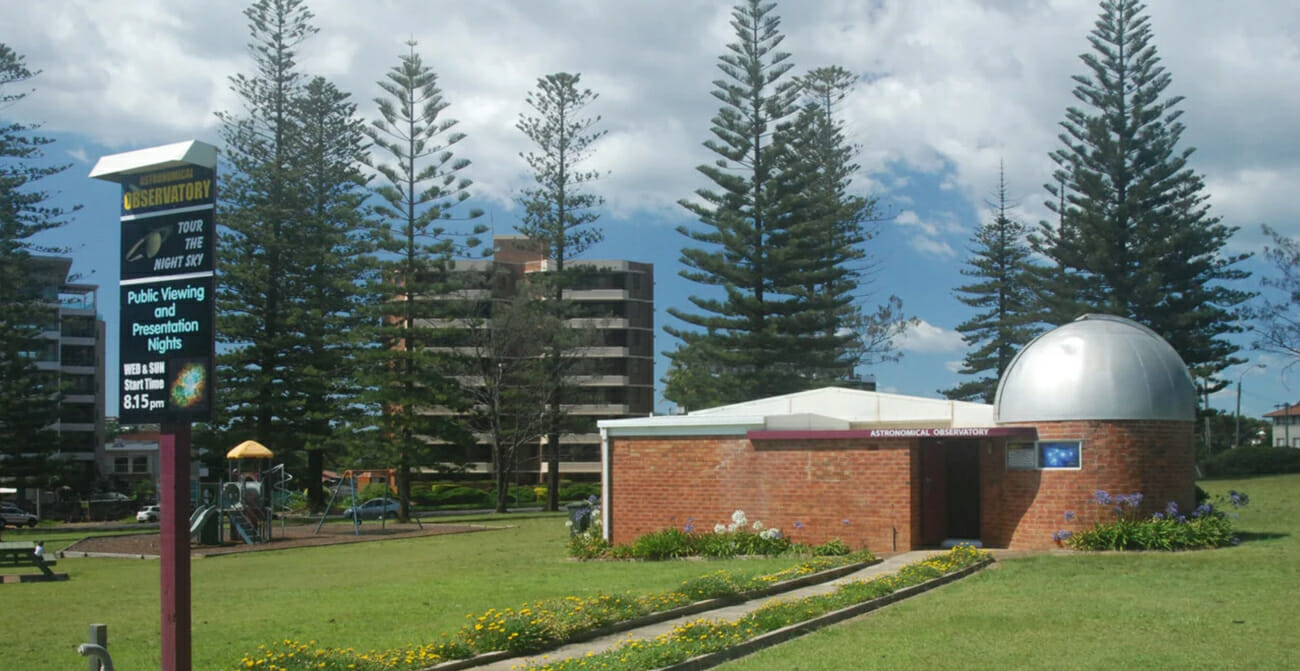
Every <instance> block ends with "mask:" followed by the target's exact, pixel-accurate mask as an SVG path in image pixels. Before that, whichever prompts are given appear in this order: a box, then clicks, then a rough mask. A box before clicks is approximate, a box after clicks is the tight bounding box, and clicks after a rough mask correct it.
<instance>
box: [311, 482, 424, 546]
mask: <svg viewBox="0 0 1300 671" xmlns="http://www.w3.org/2000/svg"><path fill="white" fill-rule="evenodd" d="M396 477H397V470H396V469H393V468H380V469H359V470H352V469H349V470H346V471H343V474H342V475H341V476H339V479H338V480H337V481H335V483H334V489H333V491H331V492H330V500H329V502H328V503H326V504H325V511H324V512H322V513H321V516H320V521H319V522H317V523H316V531H315V534H320V530H321V527H323V526H325V520H326V518H328V517H329V512H330V509H332V508H333V507H334V503H335V502H336V501H338V498H339V493H340V492H341V491H343V488H344V486H347V487H348V489H349V493H348V494H347V495H345V496H351V499H352V507H351V511H352V515H351V516H350V517H351V518H352V533H353V534H354V535H357V536H360V535H361V509H360V508H361V503H363V502H362V501H358V500H357V490H359V489H360V488H361V487H364V486H365V485H368V484H373V483H383V484H385V485H387V487H385V488H384V496H383V501H384V507H383V509H382V510H381V511H380V513H379V528H380V530H383V529H386V528H387V521H388V514H387V512H386V511H387V509H388V502H389V501H390V500H392V499H390V498H389V497H388V492H390V491H392V488H393V485H392V483H393V482H394V480H395V479H396ZM411 519H414V520H415V523H416V524H417V525H419V527H420V528H421V529H423V528H424V524H423V523H422V522H420V518H419V517H417V516H414V515H412V516H411Z"/></svg>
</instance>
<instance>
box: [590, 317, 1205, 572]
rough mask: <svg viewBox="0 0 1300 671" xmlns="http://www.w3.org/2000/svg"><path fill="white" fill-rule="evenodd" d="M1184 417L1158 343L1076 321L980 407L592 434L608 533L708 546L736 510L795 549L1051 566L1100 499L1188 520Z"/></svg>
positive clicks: (1185, 390)
mask: <svg viewBox="0 0 1300 671" xmlns="http://www.w3.org/2000/svg"><path fill="white" fill-rule="evenodd" d="M1195 415H1196V387H1195V385H1194V384H1193V382H1192V379H1191V377H1190V375H1189V374H1188V372H1187V367H1186V365H1185V364H1184V363H1183V361H1182V359H1181V358H1179V356H1178V354H1177V353H1176V352H1175V351H1174V349H1173V348H1172V347H1170V345H1169V344H1168V343H1167V342H1165V341H1164V339H1162V338H1161V337H1160V336H1159V335H1157V334H1156V333H1154V332H1153V331H1151V330H1150V329H1147V328H1146V327H1144V326H1142V325H1140V324H1137V323H1136V322H1133V321H1130V320H1127V319H1122V318H1118V317H1112V316H1106V315H1085V316H1083V317H1080V318H1079V319H1078V320H1076V321H1074V322H1071V323H1069V324H1065V325H1063V326H1060V327H1058V328H1056V329H1054V330H1052V331H1049V332H1047V333H1045V334H1043V335H1041V336H1039V337H1038V338H1037V339H1035V340H1034V341H1032V342H1030V343H1029V344H1028V345H1026V346H1025V347H1024V348H1023V349H1022V350H1021V351H1020V353H1019V354H1018V355H1017V356H1016V358H1015V359H1013V360H1012V362H1011V365H1010V366H1009V367H1008V368H1007V371H1006V373H1005V374H1004V375H1003V376H1002V380H1001V382H1000V384H999V387H998V392H997V397H996V399H995V401H994V403H993V405H986V404H981V403H967V402H963V401H949V400H940V399H930V398H920V397H911V396H901V395H896V394H886V393H878V392H872V391H859V390H852V389H841V388H825V389H816V390H811V391H805V392H799V393H795V394H787V395H784V396H777V397H772V398H765V399H759V400H755V401H749V402H746V403H738V404H734V405H728V406H723V407H718V408H709V409H705V410H697V411H694V412H690V413H688V414H685V415H674V416H658V417H645V418H629V419H617V420H609V421H602V422H600V423H599V427H600V434H601V468H602V479H603V483H604V490H605V491H604V494H605V495H604V496H603V497H602V507H603V508H602V513H603V519H604V533H605V535H606V537H607V538H608V539H609V540H611V541H612V542H614V543H627V542H630V541H632V540H633V539H635V538H636V537H638V536H640V535H642V534H645V533H648V532H651V531H657V530H660V529H663V528H665V527H671V526H676V527H679V528H681V527H684V526H686V525H688V524H691V525H694V526H695V527H697V528H699V529H704V530H707V529H711V528H712V527H713V525H714V524H715V523H718V522H724V521H729V519H730V517H731V514H732V512H733V511H735V510H743V511H745V513H746V515H747V516H748V518H749V519H750V520H761V521H762V522H763V523H764V524H765V525H767V526H769V527H777V528H779V529H781V530H782V532H783V533H785V534H786V535H788V536H790V537H792V538H793V539H794V540H795V541H797V542H803V543H821V542H824V541H826V540H830V539H833V538H839V539H841V540H843V541H844V542H845V543H847V544H849V545H850V546H852V547H855V548H860V547H866V548H869V549H871V550H874V551H877V552H890V551H902V550H909V549H915V548H922V547H932V546H938V545H942V544H945V543H952V542H957V541H978V542H979V543H981V544H982V545H984V546H986V547H1005V548H1019V549H1034V548H1046V547H1051V546H1053V545H1054V541H1053V538H1052V535H1053V533H1054V532H1055V531H1057V530H1062V529H1073V528H1077V527H1078V525H1079V524H1081V523H1082V519H1076V520H1075V521H1073V522H1071V521H1067V520H1065V513H1066V511H1080V512H1083V511H1085V510H1086V509H1088V507H1089V506H1090V505H1091V504H1089V501H1090V499H1092V497H1093V495H1094V493H1095V492H1097V491H1098V490H1104V491H1107V492H1109V493H1111V494H1132V493H1136V492H1141V493H1142V494H1143V496H1144V499H1143V504H1142V509H1143V511H1144V512H1147V513H1149V512H1153V511H1156V510H1162V509H1164V507H1165V506H1166V504H1167V503H1168V502H1170V501H1173V502H1176V503H1177V504H1178V506H1179V507H1180V508H1181V509H1184V510H1188V509H1190V508H1191V507H1192V506H1194V504H1195V490H1196V487H1195V450H1194V444H1193V443H1194V437H1193V436H1194V426H1195ZM1092 507H1093V508H1096V506H1095V505H1092Z"/></svg>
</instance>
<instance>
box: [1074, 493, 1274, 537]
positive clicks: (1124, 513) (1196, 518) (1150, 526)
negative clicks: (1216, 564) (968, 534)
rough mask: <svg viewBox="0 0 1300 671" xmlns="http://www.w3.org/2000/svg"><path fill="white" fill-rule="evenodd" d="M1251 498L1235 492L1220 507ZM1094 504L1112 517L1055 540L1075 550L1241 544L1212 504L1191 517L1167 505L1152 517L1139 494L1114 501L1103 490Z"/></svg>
mask: <svg viewBox="0 0 1300 671" xmlns="http://www.w3.org/2000/svg"><path fill="white" fill-rule="evenodd" d="M1249 500H1250V499H1249V497H1248V496H1246V495H1245V494H1241V493H1239V492H1236V491H1232V492H1230V493H1229V496H1228V497H1227V498H1226V499H1222V500H1221V501H1220V504H1221V505H1231V506H1232V507H1234V508H1236V507H1241V506H1244V505H1246V504H1247V503H1248V502H1249ZM1092 501H1093V502H1094V503H1096V504H1097V505H1099V506H1102V507H1105V508H1108V509H1109V510H1110V513H1111V517H1110V518H1102V519H1098V520H1097V521H1096V522H1094V523H1093V524H1092V526H1091V527H1089V528H1085V529H1083V530H1080V531H1076V532H1070V531H1057V532H1056V533H1054V534H1052V538H1053V540H1056V541H1057V542H1060V543H1064V544H1066V545H1069V546H1070V547H1072V548H1074V549H1076V550H1089V551H1096V550H1187V549H1195V548H1217V547H1223V546H1225V545H1236V544H1237V543H1238V542H1240V541H1239V539H1238V538H1237V536H1236V533H1235V531H1234V530H1233V526H1232V520H1231V517H1235V515H1231V516H1230V515H1229V514H1228V513H1226V512H1224V511H1223V510H1220V509H1217V508H1215V506H1214V503H1212V502H1208V501H1207V502H1203V503H1201V504H1200V505H1198V506H1196V509H1195V510H1193V511H1191V512H1190V513H1187V514H1183V513H1181V512H1180V511H1179V510H1178V505H1177V504H1175V503H1174V502H1172V501H1171V502H1169V503H1168V504H1167V505H1166V506H1165V509H1164V510H1163V511H1161V512H1157V513H1154V514H1152V515H1151V516H1149V517H1146V516H1142V515H1140V514H1139V513H1138V508H1139V506H1140V505H1141V503H1142V495H1141V494H1129V495H1119V496H1114V497H1112V496H1111V495H1110V494H1108V493H1107V492H1105V491H1100V490H1099V491H1098V492H1097V493H1096V494H1094V495H1093V498H1092ZM1073 519H1074V513H1073V512H1068V513H1066V520H1067V521H1071V520H1073Z"/></svg>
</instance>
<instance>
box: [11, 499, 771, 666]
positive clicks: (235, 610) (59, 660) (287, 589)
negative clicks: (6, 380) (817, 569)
mask: <svg viewBox="0 0 1300 671" xmlns="http://www.w3.org/2000/svg"><path fill="white" fill-rule="evenodd" d="M480 519H481V518H480ZM502 519H503V518H495V520H496V522H495V523H498V524H499V523H501V521H502ZM504 519H505V521H507V522H509V523H510V524H517V525H518V527H517V528H513V529H503V530H498V531H488V532H482V533H472V534H458V535H447V536H430V537H425V538H418V539H406V540H391V541H381V542H375V543H359V544H352V545H336V546H328V547H317V548H298V549H291V550H282V551H271V552H257V553H248V554H243V555H232V556H225V557H214V558H208V559H195V560H194V561H193V562H192V563H191V570H192V574H193V588H192V592H191V596H192V601H193V614H192V619H193V639H194V651H193V660H194V668H195V669H202V670H205V671H206V670H211V669H221V668H230V666H231V665H232V664H233V662H234V661H235V660H237V659H238V658H239V656H240V655H241V654H242V653H244V652H247V651H251V650H253V649H255V648H256V647H257V646H258V645H259V644H263V643H270V642H272V641H276V640H281V639H285V638H291V639H298V640H303V641H307V640H316V641H317V642H319V643H320V644H322V645H329V646H344V647H346V646H352V647H356V648H361V649H371V648H375V649H384V648H392V647H398V646H405V645H411V644H418V643H426V642H434V641H436V640H437V639H438V636H439V634H440V633H442V632H446V633H454V632H455V631H456V630H457V629H459V628H460V626H461V625H462V624H463V623H464V622H465V616H466V615H467V614H469V613H471V612H474V613H481V612H483V611H486V610H487V609H489V608H494V607H495V608H501V607H507V606H510V607H515V606H518V605H520V604H522V603H523V602H525V601H533V600H538V599H544V598H550V597H556V596H565V595H575V596H582V595H587V594H594V593H595V592H598V591H603V592H606V593H614V592H625V591H629V590H635V591H638V592H653V591H664V590H667V589H670V588H673V587H676V586H678V585H679V584H680V583H681V582H682V581H683V580H685V579H687V578H691V577H695V576H697V575H699V574H701V573H705V572H708V571H711V570H715V569H719V568H732V569H735V570H740V571H745V572H752V573H766V572H772V571H775V570H779V569H780V568H783V567H785V566H787V565H789V564H791V563H793V560H790V559H759V560H733V561H713V562H695V561H687V562H656V563H635V564H633V563H627V562H575V561H570V560H569V559H567V557H566V556H565V549H564V545H565V540H566V534H565V530H564V527H563V519H564V518H563V516H559V515H548V516H537V515H535V514H534V515H528V516H521V517H519V518H513V517H512V518H504ZM38 532H39V533H40V534H41V537H42V538H44V539H45V540H46V541H47V542H48V545H49V547H50V548H51V549H57V548H61V547H63V546H66V545H67V544H69V543H71V542H72V541H73V540H75V539H76V538H77V537H80V536H81V535H84V534H56V533H51V532H49V531H48V530H38ZM23 536H24V537H28V534H23ZM5 538H7V539H11V540H17V539H18V538H17V537H16V536H15V537H12V538H11V536H10V534H9V533H6V534H5ZM58 570H60V571H65V572H67V573H68V574H69V575H70V576H71V578H70V580H68V581H66V582H58V583H24V584H10V585H3V586H0V603H3V604H4V605H3V613H4V624H3V631H4V635H3V636H0V660H4V662H3V666H4V667H5V668H14V669H45V668H76V667H78V666H83V665H84V664H85V662H84V660H82V659H81V658H80V657H78V656H77V653H76V647H77V644H78V643H81V642H83V641H85V640H86V628H87V625H88V624H90V623H97V622H102V623H106V624H107V625H108V630H109V650H110V651H112V654H113V661H114V663H115V665H116V667H117V668H119V669H132V670H133V671H150V670H153V669H158V668H159V666H160V665H159V652H158V650H159V645H160V642H159V633H158V632H159V624H158V619H159V614H158V611H159V597H158V593H159V578H158V570H159V563H158V562H157V561H147V560H145V561H142V560H129V559H61V560H59V565H58Z"/></svg>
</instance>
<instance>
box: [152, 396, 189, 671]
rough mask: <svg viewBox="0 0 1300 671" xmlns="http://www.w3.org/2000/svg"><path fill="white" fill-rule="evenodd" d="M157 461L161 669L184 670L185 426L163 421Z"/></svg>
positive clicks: (186, 656) (186, 657)
mask: <svg viewBox="0 0 1300 671" xmlns="http://www.w3.org/2000/svg"><path fill="white" fill-rule="evenodd" d="M159 452H160V453H161V457H162V459H161V461H162V520H161V525H160V534H159V535H160V537H161V538H160V545H161V550H162V552H161V557H160V560H161V565H160V567H159V568H160V570H159V573H160V574H161V580H162V584H161V596H162V599H161V601H162V604H161V605H162V612H161V619H160V624H161V627H162V632H161V633H162V669H163V671H190V659H191V655H190V650H191V639H190V633H191V632H190V534H189V527H188V525H187V522H188V520H189V518H190V425H189V423H188V422H182V423H177V424H164V425H163V426H162V435H161V437H160V440H159Z"/></svg>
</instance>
